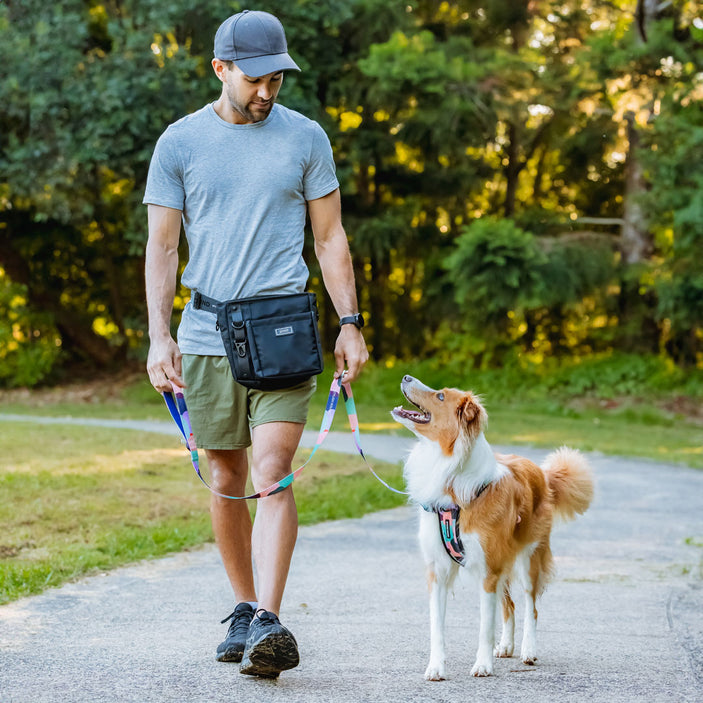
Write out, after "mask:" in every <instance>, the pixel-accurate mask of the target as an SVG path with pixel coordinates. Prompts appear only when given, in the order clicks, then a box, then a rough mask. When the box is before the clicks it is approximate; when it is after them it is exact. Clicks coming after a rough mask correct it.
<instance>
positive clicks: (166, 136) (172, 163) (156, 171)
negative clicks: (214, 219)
mask: <svg viewBox="0 0 703 703" xmlns="http://www.w3.org/2000/svg"><path fill="white" fill-rule="evenodd" d="M142 202H143V203H144V204H145V205H146V204H149V205H163V206H164V207H170V208H173V209H175V210H183V209H184V206H185V188H184V185H183V167H182V165H181V162H180V160H179V159H178V155H177V153H176V149H175V148H174V144H173V139H172V138H171V134H170V132H169V130H166V131H165V132H164V133H163V134H162V135H161V137H159V140H158V141H157V142H156V147H155V148H154V154H153V156H152V157H151V163H150V164H149V174H148V175H147V179H146V190H145V192H144V199H143V200H142Z"/></svg>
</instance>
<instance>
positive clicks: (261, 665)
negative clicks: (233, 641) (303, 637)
mask: <svg viewBox="0 0 703 703" xmlns="http://www.w3.org/2000/svg"><path fill="white" fill-rule="evenodd" d="M299 663H300V655H299V654H298V647H297V645H296V643H295V640H294V639H293V638H292V636H290V635H288V634H286V633H284V632H279V633H272V634H269V635H267V636H265V637H263V638H262V639H260V640H259V641H258V642H257V643H256V644H254V645H252V646H251V647H250V648H249V649H248V650H245V651H244V657H243V659H242V665H241V667H240V668H239V672H240V673H242V674H246V675H248V676H261V677H262V678H267V679H275V678H278V675H279V674H280V673H281V672H282V671H286V670H287V669H293V668H295V667H296V666H298V664H299Z"/></svg>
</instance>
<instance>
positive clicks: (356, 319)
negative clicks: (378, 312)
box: [339, 312, 364, 330]
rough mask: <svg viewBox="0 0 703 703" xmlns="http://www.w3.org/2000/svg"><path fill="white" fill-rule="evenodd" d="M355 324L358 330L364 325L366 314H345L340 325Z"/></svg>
mask: <svg viewBox="0 0 703 703" xmlns="http://www.w3.org/2000/svg"><path fill="white" fill-rule="evenodd" d="M342 325H354V327H356V328H357V329H358V330H360V329H361V328H362V327H363V326H364V316H363V315H362V314H361V313H360V312H357V313H356V315H345V316H344V317H342V318H341V319H340V320H339V326H340V327H341V326H342Z"/></svg>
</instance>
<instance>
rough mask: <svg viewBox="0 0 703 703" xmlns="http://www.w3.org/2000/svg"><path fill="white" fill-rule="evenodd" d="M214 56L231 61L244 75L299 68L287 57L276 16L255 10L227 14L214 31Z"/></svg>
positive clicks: (281, 28) (284, 42)
mask: <svg viewBox="0 0 703 703" xmlns="http://www.w3.org/2000/svg"><path fill="white" fill-rule="evenodd" d="M215 58H216V59H221V60H222V61H234V63H235V65H236V66H237V68H239V70H240V71H242V72H243V73H244V74H246V75H247V76H251V77H252V78H258V77H259V76H265V75H267V74H268V73H277V72H278V71H286V70H294V71H299V70H300V68H299V67H298V65H297V64H296V63H295V61H293V59H292V58H291V57H290V56H288V44H287V42H286V34H285V32H284V31H283V25H282V24H281V23H280V21H279V20H278V18H277V17H274V16H273V15H271V14H269V13H268V12H261V11H259V10H243V11H242V12H240V13H238V14H236V15H232V16H231V17H228V18H227V19H226V20H225V21H224V22H223V23H222V24H221V25H220V28H219V29H218V30H217V34H215Z"/></svg>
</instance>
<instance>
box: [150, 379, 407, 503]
mask: <svg viewBox="0 0 703 703" xmlns="http://www.w3.org/2000/svg"><path fill="white" fill-rule="evenodd" d="M171 387H172V388H173V391H172V392H171V391H165V392H164V393H163V394H162V395H163V397H164V401H165V402H166V407H167V408H168V411H169V413H170V414H171V417H172V418H173V420H174V422H175V423H176V426H177V427H178V429H179V430H180V431H181V434H182V435H183V439H184V440H185V443H186V447H187V449H188V451H189V452H190V460H191V462H192V464H193V468H194V469H195V473H196V474H197V475H198V478H199V479H200V480H201V481H202V482H203V483H204V484H205V485H206V486H207V488H208V489H209V490H210V491H211V492H212V493H214V494H215V495H216V496H219V497H220V498H228V499H230V500H254V499H257V498H265V497H266V496H271V495H275V494H276V493H280V492H281V491H282V490H284V489H286V488H288V486H290V485H291V483H293V481H295V479H296V478H298V476H299V475H300V474H301V473H302V471H303V469H304V468H305V467H306V466H307V465H308V463H309V462H310V460H311V459H312V458H313V456H314V455H315V452H316V451H317V450H318V449H319V447H320V445H321V444H322V443H323V442H324V441H325V438H326V437H327V434H328V433H329V431H330V427H331V426H332V420H333V419H334V414H335V411H336V410H337V404H338V403H339V394H340V391H341V393H342V395H343V397H344V405H345V408H346V410H347V415H348V417H349V426H350V428H351V431H352V435H353V437H354V444H355V445H356V449H357V451H358V452H359V454H360V455H361V458H362V459H363V460H364V462H365V463H366V466H367V467H368V468H369V470H370V471H371V473H372V474H373V475H374V476H375V477H376V478H377V479H378V480H379V481H380V482H381V483H382V484H383V485H384V486H385V487H386V488H388V489H389V490H391V491H393V492H394V493H399V494H400V495H408V494H407V493H406V492H404V491H399V490H398V489H396V488H393V487H392V486H389V485H388V484H387V483H386V482H385V481H384V480H383V479H382V478H381V477H380V476H379V475H378V474H377V473H376V472H375V471H374V470H373V467H372V466H371V464H369V462H368V460H367V459H366V456H365V455H364V452H363V450H362V448H361V436H360V433H359V423H358V420H357V415H356V406H355V404H354V395H353V394H352V389H351V384H349V383H343V382H342V379H341V378H335V379H333V380H332V385H331V386H330V392H329V396H328V397H327V405H326V406H325V412H324V414H323V416H322V423H321V426H320V432H319V434H318V436H317V441H316V442H315V446H314V447H313V450H312V452H311V453H310V456H309V457H308V458H307V460H306V461H305V463H304V464H303V465H302V466H300V467H298V468H297V469H296V470H295V471H292V472H291V473H289V474H288V475H287V476H285V477H284V478H282V479H281V480H280V481H277V482H276V483H274V484H272V485H271V486H269V487H268V488H264V489H263V490H262V491H259V492H258V493H253V494H252V495H248V496H230V495H226V494H224V493H219V492H218V491H216V490H215V489H214V488H212V486H210V484H209V483H208V482H207V481H206V480H205V479H204V478H203V475H202V474H201V473H200V461H199V457H198V448H197V446H196V443H195V436H194V434H193V428H192V426H191V424H190V416H189V415H188V408H187V406H186V401H185V397H184V395H183V390H182V389H181V388H179V387H178V386H176V385H175V384H173V383H172V384H171Z"/></svg>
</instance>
